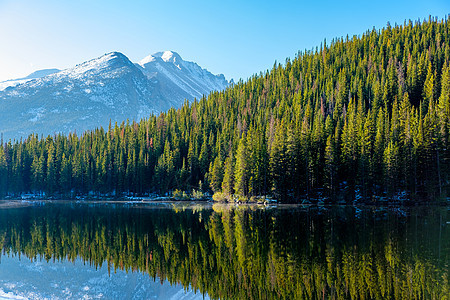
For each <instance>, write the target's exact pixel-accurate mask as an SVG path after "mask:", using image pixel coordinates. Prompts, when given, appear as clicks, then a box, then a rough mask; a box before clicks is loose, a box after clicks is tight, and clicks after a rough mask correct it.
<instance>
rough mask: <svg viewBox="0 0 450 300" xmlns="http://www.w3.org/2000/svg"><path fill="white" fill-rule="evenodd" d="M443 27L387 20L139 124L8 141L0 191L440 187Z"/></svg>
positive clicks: (446, 84)
mask: <svg viewBox="0 0 450 300" xmlns="http://www.w3.org/2000/svg"><path fill="white" fill-rule="evenodd" d="M449 33H450V22H449V21H448V19H445V20H437V19H432V18H429V19H428V20H427V21H423V22H420V21H417V22H415V23H413V22H411V21H409V22H405V24H403V25H396V26H394V27H391V26H390V25H389V24H388V25H387V27H386V28H384V29H382V30H378V31H377V30H372V31H367V32H366V33H364V34H363V35H362V36H361V37H358V36H354V37H352V38H349V37H348V36H347V37H346V38H338V39H335V40H333V41H332V42H331V43H330V45H327V43H326V41H325V42H324V43H323V44H322V45H321V46H320V48H316V49H315V50H311V51H305V52H299V54H298V55H297V57H296V58H295V59H293V60H290V59H287V60H286V62H285V64H284V65H281V64H275V65H274V67H273V69H272V70H270V71H267V72H265V73H261V74H259V75H255V76H253V77H252V78H250V79H249V80H247V81H246V82H242V81H240V82H238V83H237V84H235V85H233V86H231V87H229V88H228V89H226V90H225V91H222V92H214V93H212V94H210V95H209V96H208V97H205V98H203V99H201V100H200V101H198V102H194V103H192V104H188V103H185V104H184V105H183V107H181V108H180V109H177V110H175V109H171V110H169V111H168V112H167V113H163V114H161V115H159V116H150V117H149V119H147V120H143V121H141V122H139V123H135V122H133V123H131V124H130V123H128V122H127V123H122V124H121V125H110V126H109V128H108V130H104V129H96V130H94V131H88V132H85V133H83V134H82V135H80V136H78V135H76V134H69V135H68V136H62V135H57V136H49V137H47V138H39V137H38V136H37V135H32V136H29V137H28V138H27V139H25V140H21V141H13V142H7V143H4V145H3V147H0V195H6V194H18V193H21V192H37V193H39V192H45V193H46V194H47V195H52V194H55V193H58V194H62V195H67V194H77V193H82V194H86V193H88V192H91V191H94V192H97V193H102V194H105V193H110V194H111V193H115V195H122V194H123V193H135V194H146V193H150V192H157V193H160V194H164V193H166V192H170V191H172V190H173V189H181V190H187V191H189V190H191V189H193V188H195V189H200V190H203V191H208V190H210V191H212V192H214V193H216V195H217V198H218V199H220V198H222V199H233V198H234V197H233V195H234V196H236V195H238V196H241V197H243V198H244V199H245V198H247V197H252V196H261V195H270V196H274V197H277V198H279V199H283V200H286V201H297V200H298V199H302V198H305V197H313V198H314V197H318V196H320V197H323V198H328V199H335V200H336V199H340V200H342V199H345V200H353V199H360V198H362V199H366V200H370V199H372V197H373V196H374V195H377V196H393V195H397V194H400V193H403V194H405V192H406V195H407V198H409V199H412V198H414V199H426V200H429V199H433V200H434V199H437V198H439V197H441V198H444V197H446V195H448V192H449V186H450V183H449V180H450V179H449V170H450V150H449V141H450V135H449V132H450V100H449V98H450V34H449Z"/></svg>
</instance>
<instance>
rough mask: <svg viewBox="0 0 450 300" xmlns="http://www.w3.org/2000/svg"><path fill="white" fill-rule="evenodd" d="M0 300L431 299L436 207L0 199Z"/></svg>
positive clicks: (437, 255) (437, 290)
mask: <svg viewBox="0 0 450 300" xmlns="http://www.w3.org/2000/svg"><path fill="white" fill-rule="evenodd" d="M0 249H2V253H3V255H2V256H1V261H0V299H3V298H16V299H22V298H23V297H24V298H70V297H72V298H83V297H84V298H108V299H110V298H120V299H127V298H136V299H141V298H147V299H203V298H204V297H205V298H211V299H218V298H220V299H373V298H375V299H387V298H389V299H441V298H443V297H445V296H447V297H448V296H449V295H450V284H449V279H450V274H449V263H450V213H449V209H448V208H446V207H432V208H429V207H413V208H401V209H400V208H380V207H358V208H357V207H315V206H311V207H298V206H297V207H296V206H284V207H281V208H280V207H279V208H275V207H272V208H260V207H255V206H253V207H243V206H241V207H232V206H222V205H214V206H211V205H187V204H184V205H180V204H165V205H163V204H161V205H155V204H148V205H147V204H137V203H136V204H100V203H99V204H74V203H71V204H70V203H39V204H33V205H31V204H27V203H21V202H19V203H15V204H13V205H12V204H11V203H10V202H1V201H0Z"/></svg>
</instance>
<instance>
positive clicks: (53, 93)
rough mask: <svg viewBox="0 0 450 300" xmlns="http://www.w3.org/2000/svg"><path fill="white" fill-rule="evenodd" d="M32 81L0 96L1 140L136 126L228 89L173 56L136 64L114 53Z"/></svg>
mask: <svg viewBox="0 0 450 300" xmlns="http://www.w3.org/2000/svg"><path fill="white" fill-rule="evenodd" d="M47 74H48V75H47ZM31 75H33V74H31ZM31 75H30V76H31ZM30 76H28V77H26V78H22V79H19V80H21V82H19V83H18V84H17V83H16V85H13V86H9V87H6V88H5V89H4V90H3V91H0V132H1V133H2V134H3V136H4V139H5V140H7V139H19V138H20V137H26V136H28V135H29V134H30V133H38V134H44V135H47V134H54V133H58V132H62V133H68V132H74V131H76V132H79V133H81V132H83V131H84V130H87V129H94V128H96V127H99V126H103V127H107V126H108V124H109V122H110V121H111V122H112V123H114V122H118V123H120V122H122V121H124V120H127V119H129V120H140V119H142V118H145V117H148V116H149V115H150V114H151V113H154V114H158V113H159V112H161V111H165V110H167V109H169V108H170V107H179V106H181V104H182V103H183V102H184V101H185V99H188V100H193V99H194V98H200V97H201V96H202V95H205V94H208V93H209V92H211V91H212V90H221V89H224V88H225V87H226V86H227V85H228V82H227V81H226V80H225V77H224V76H223V75H217V76H216V75H213V74H211V73H210V72H208V71H207V70H205V69H202V68H201V67H200V66H198V65H197V64H196V63H193V62H187V61H184V60H183V59H182V58H181V57H180V56H179V55H178V54H177V53H175V52H171V51H165V52H159V53H156V54H153V55H150V56H147V57H146V58H144V59H143V60H142V61H140V62H139V63H137V64H134V63H132V62H131V61H130V60H129V59H128V58H127V57H126V56H125V55H123V54H122V53H119V52H112V53H108V54H105V55H103V56H101V57H99V58H96V59H92V60H90V61H87V62H84V63H82V64H79V65H77V66H75V67H73V68H70V69H67V70H63V71H59V72H58V70H43V71H42V72H37V74H34V75H33V76H34V77H36V78H35V79H31V80H30ZM1 84H2V83H0V86H1ZM3 84H5V82H3Z"/></svg>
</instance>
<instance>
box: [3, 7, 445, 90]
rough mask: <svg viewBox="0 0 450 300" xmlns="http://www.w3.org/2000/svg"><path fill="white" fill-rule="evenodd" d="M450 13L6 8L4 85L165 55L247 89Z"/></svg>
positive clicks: (424, 9)
mask: <svg viewBox="0 0 450 300" xmlns="http://www.w3.org/2000/svg"><path fill="white" fill-rule="evenodd" d="M449 13H450V1H449V0H419V1H417V0H411V1H393V0H391V1H386V0H382V1H377V0H375V1H363V0H362V1H345V0H343V1H282V0H278V1H234V0H230V1H215V0H210V1H196V0H191V1H175V0H172V1H162V0H160V1H132V0H130V1H114V0H108V1H104V0H70V1H69V0H55V1H50V0H42V1H36V0H0V39H1V41H0V81H1V80H5V79H10V78H17V77H21V76H24V75H27V74H29V73H31V72H33V71H35V70H37V69H43V68H60V69H64V68H68V67H72V66H74V65H76V64H78V63H81V62H83V61H85V60H88V59H91V58H95V57H98V56H100V55H102V54H104V53H107V52H111V51H120V52H122V53H124V54H125V55H127V56H128V57H129V58H130V59H131V60H132V61H134V62H137V61H139V60H140V59H142V58H144V57H145V56H147V55H148V54H152V53H154V52H158V51H164V50H173V51H176V52H178V53H179V54H180V55H181V57H183V59H185V60H190V61H195V62H197V63H198V64H199V65H201V66H202V67H204V68H207V69H208V70H210V71H211V72H213V73H215V74H216V73H223V74H224V75H225V76H226V78H227V79H230V78H234V79H235V80H237V79H239V78H243V79H246V78H248V77H249V76H251V75H253V74H255V73H259V72H260V71H265V70H267V69H269V68H271V67H272V66H273V63H274V62H275V60H277V61H279V62H284V61H285V59H286V58H287V57H291V58H293V57H295V54H296V53H297V52H298V51H299V50H304V49H312V48H313V47H315V46H319V45H320V43H321V42H323V40H324V39H325V38H326V39H327V41H331V39H333V38H335V37H341V36H346V35H347V34H348V35H349V36H352V35H355V34H357V35H359V34H361V33H363V32H365V31H366V30H367V29H372V28H373V27H375V28H377V29H379V28H382V27H384V26H385V25H386V23H387V22H388V21H389V22H390V23H391V25H394V24H395V23H398V24H403V21H404V20H405V19H406V20H408V19H412V20H417V19H421V20H423V19H424V18H426V19H428V16H429V15H432V16H437V17H439V18H444V17H445V16H446V15H448V14H449Z"/></svg>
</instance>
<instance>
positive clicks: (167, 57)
mask: <svg viewBox="0 0 450 300" xmlns="http://www.w3.org/2000/svg"><path fill="white" fill-rule="evenodd" d="M158 58H159V59H161V60H163V61H164V62H173V63H175V62H181V61H183V59H182V58H181V56H180V55H179V54H178V53H176V52H174V51H163V52H156V53H153V54H152V55H149V56H146V57H144V58H143V59H142V60H141V61H140V62H139V65H141V66H143V65H145V64H148V63H150V62H153V61H155V60H157V59H158Z"/></svg>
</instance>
